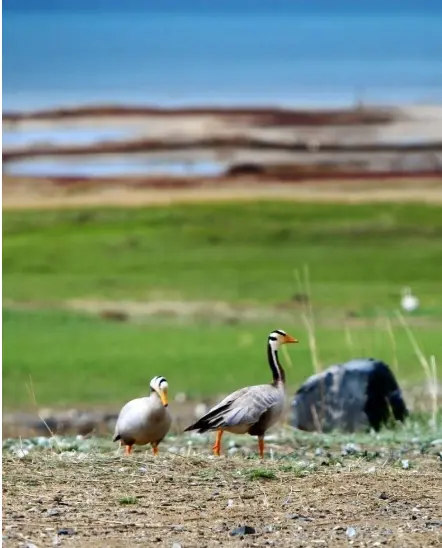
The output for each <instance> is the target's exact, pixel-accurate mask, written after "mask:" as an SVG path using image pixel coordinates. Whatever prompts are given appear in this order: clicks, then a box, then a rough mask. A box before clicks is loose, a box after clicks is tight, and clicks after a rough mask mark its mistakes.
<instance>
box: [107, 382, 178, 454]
mask: <svg viewBox="0 0 442 548" xmlns="http://www.w3.org/2000/svg"><path fill="white" fill-rule="evenodd" d="M150 388H151V394H150V396H149V397H145V398H137V399H136V400H131V401H130V402H128V403H126V405H125V406H124V407H123V409H122V410H121V411H120V414H119V416H118V420H117V424H116V425H115V433H114V437H113V441H118V440H120V442H121V445H125V446H126V450H125V451H126V455H129V454H130V453H131V452H132V446H133V445H134V444H136V445H145V444H146V443H150V444H151V445H152V450H153V454H154V455H157V454H158V444H159V443H160V442H161V441H162V440H163V438H164V437H165V436H166V434H167V432H169V429H170V425H171V422H172V419H171V416H170V413H169V410H168V408H167V407H168V400H167V389H168V384H167V381H166V379H165V378H164V377H154V378H153V379H152V380H151V381H150Z"/></svg>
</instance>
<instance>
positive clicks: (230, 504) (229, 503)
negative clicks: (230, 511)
mask: <svg viewBox="0 0 442 548" xmlns="http://www.w3.org/2000/svg"><path fill="white" fill-rule="evenodd" d="M232 506H233V499H229V500H228V501H227V508H231V507H232Z"/></svg>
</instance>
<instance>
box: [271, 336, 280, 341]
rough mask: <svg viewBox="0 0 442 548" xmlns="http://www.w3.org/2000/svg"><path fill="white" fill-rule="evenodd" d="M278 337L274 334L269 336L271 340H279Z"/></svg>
mask: <svg viewBox="0 0 442 548" xmlns="http://www.w3.org/2000/svg"><path fill="white" fill-rule="evenodd" d="M277 340H278V339H277V338H276V337H273V336H272V335H270V336H269V341H277Z"/></svg>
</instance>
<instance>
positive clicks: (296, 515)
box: [286, 514, 313, 521]
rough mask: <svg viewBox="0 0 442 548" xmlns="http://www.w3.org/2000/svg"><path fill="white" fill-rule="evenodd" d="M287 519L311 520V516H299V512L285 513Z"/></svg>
mask: <svg viewBox="0 0 442 548" xmlns="http://www.w3.org/2000/svg"><path fill="white" fill-rule="evenodd" d="M286 518H287V519H300V520H302V521H313V518H309V517H308V516H300V515H299V514H287V515H286Z"/></svg>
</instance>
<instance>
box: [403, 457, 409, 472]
mask: <svg viewBox="0 0 442 548" xmlns="http://www.w3.org/2000/svg"><path fill="white" fill-rule="evenodd" d="M401 465H402V468H403V469H404V470H408V469H409V468H410V463H409V461H408V460H406V459H403V460H401Z"/></svg>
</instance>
